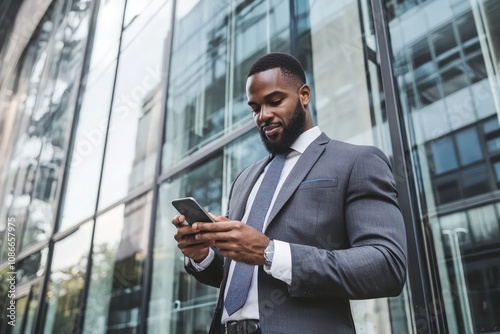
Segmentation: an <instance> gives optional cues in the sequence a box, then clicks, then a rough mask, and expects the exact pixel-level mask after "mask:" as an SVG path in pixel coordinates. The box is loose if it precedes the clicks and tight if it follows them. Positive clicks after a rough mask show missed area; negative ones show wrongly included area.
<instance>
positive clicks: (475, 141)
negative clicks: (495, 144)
mask: <svg viewBox="0 0 500 334" xmlns="http://www.w3.org/2000/svg"><path fill="white" fill-rule="evenodd" d="M456 138H457V147H458V153H459V157H460V163H461V164H462V165H468V164H470V163H472V162H476V161H478V160H481V159H483V152H482V151H481V146H480V144H479V136H478V134H477V130H476V127H473V128H469V129H466V130H463V131H460V132H458V133H457V135H456Z"/></svg>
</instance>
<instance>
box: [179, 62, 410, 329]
mask: <svg viewBox="0 0 500 334" xmlns="http://www.w3.org/2000/svg"><path fill="white" fill-rule="evenodd" d="M246 92H247V98H248V105H249V106H250V108H251V109H252V112H253V116H254V120H255V123H256V125H257V128H258V129H259V132H260V135H261V137H262V141H263V143H264V145H265V146H266V148H267V150H268V151H269V152H270V156H269V157H266V158H265V159H263V160H261V161H259V162H257V163H255V164H253V165H251V166H249V167H248V168H246V169H245V170H244V171H243V172H241V174H240V175H239V176H238V177H237V178H236V180H235V181H234V184H233V188H232V191H231V194H230V198H229V205H228V212H227V215H226V217H222V216H213V218H214V220H215V223H195V224H193V225H192V226H187V225H186V224H184V221H185V217H184V216H176V217H174V219H173V220H172V223H173V224H174V225H175V226H177V228H178V230H177V234H176V236H175V239H176V240H177V242H178V246H179V248H180V249H181V251H182V252H183V254H184V255H185V256H186V270H187V271H188V272H189V273H190V274H192V275H194V276H195V277H196V279H197V280H198V281H200V282H202V283H205V284H209V285H212V286H215V287H220V296H219V301H218V303H217V308H216V311H215V316H214V320H213V322H212V326H211V329H210V333H266V334H267V333H299V334H303V333H353V332H355V328H354V324H353V320H352V316H351V312H350V304H349V299H364V298H378V297H386V296H396V295H398V294H399V293H400V292H401V290H402V288H403V285H404V282H405V278H406V236H405V230H404V224H403V219H402V216H401V213H400V210H399V207H398V204H397V192H396V190H395V184H394V179H393V176H392V174H391V169H390V166H389V163H388V160H387V158H386V157H385V155H384V154H383V153H382V152H381V151H380V150H378V149H377V148H374V147H369V146H355V145H350V144H347V143H343V142H339V141H335V140H331V139H329V138H328V137H327V136H326V135H325V134H324V133H321V131H320V130H319V129H318V127H315V126H314V125H313V122H312V119H311V112H310V110H309V103H310V98H311V91H310V88H309V86H308V85H307V84H306V80H305V75H304V70H303V69H302V66H301V65H300V63H299V62H298V61H297V60H296V59H295V58H293V57H292V56H290V55H287V54H283V53H271V54H267V55H265V56H263V57H261V58H260V59H258V60H257V62H256V63H255V64H254V65H253V66H252V68H251V69H250V72H249V75H248V79H247V84H246ZM278 165H279V166H278ZM269 188H271V189H269Z"/></svg>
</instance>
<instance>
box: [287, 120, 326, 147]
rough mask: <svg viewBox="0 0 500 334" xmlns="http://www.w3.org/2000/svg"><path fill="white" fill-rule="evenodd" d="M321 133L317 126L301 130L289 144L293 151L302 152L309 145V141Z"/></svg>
mask: <svg viewBox="0 0 500 334" xmlns="http://www.w3.org/2000/svg"><path fill="white" fill-rule="evenodd" d="M319 135H321V130H320V129H319V127H317V126H315V127H313V128H311V129H309V130H307V131H306V132H303V133H302V134H301V135H300V136H299V138H297V140H295V142H294V143H293V144H292V145H291V146H290V148H292V149H293V150H294V151H297V152H299V153H300V154H302V153H304V151H305V150H306V148H307V147H309V145H311V143H312V142H313V141H314V140H315V139H316V138H318V137H319Z"/></svg>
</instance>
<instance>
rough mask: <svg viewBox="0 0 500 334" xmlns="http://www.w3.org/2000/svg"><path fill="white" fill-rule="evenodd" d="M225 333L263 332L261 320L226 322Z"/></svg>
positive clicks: (258, 333)
mask: <svg viewBox="0 0 500 334" xmlns="http://www.w3.org/2000/svg"><path fill="white" fill-rule="evenodd" d="M224 334H261V331H260V323H259V320H251V319H250V320H238V321H228V322H226V323H225V324H224Z"/></svg>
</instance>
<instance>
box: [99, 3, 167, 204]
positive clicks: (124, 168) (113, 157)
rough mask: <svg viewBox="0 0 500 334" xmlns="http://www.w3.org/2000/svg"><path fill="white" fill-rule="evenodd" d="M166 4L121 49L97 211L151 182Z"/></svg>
mask: <svg viewBox="0 0 500 334" xmlns="http://www.w3.org/2000/svg"><path fill="white" fill-rule="evenodd" d="M171 7H172V6H171V2H170V5H166V6H164V7H162V9H161V10H160V11H158V12H157V13H156V15H155V16H154V17H151V19H150V21H149V22H148V24H147V25H146V26H145V27H144V28H143V30H142V31H141V32H140V34H139V35H138V36H137V37H136V38H135V39H134V40H133V42H131V43H130V44H129V45H128V46H126V47H125V49H122V50H121V55H120V63H119V64H120V65H119V66H118V70H117V71H118V73H117V78H116V80H117V82H116V86H115V92H114V99H113V107H112V114H111V121H110V129H109V137H108V140H107V143H106V156H105V162H104V170H103V178H102V185H101V190H100V195H99V208H100V209H102V208H105V207H107V206H109V205H111V204H112V203H115V202H116V201H118V200H120V199H122V198H123V197H125V196H126V195H127V194H128V193H130V192H131V191H132V190H134V189H136V188H137V187H139V186H142V185H144V184H148V183H150V182H152V180H153V174H154V167H155V162H156V147H157V144H158V143H157V141H158V131H159V127H158V125H159V117H160V113H161V110H160V109H161V98H162V96H163V94H162V92H161V89H160V86H161V83H162V80H163V77H164V74H163V73H162V71H163V63H164V58H165V54H164V43H165V39H166V37H167V35H168V32H169V31H168V29H169V27H170V24H169V21H170V18H171V10H172V9H171ZM126 33H127V31H125V32H124V34H126Z"/></svg>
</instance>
